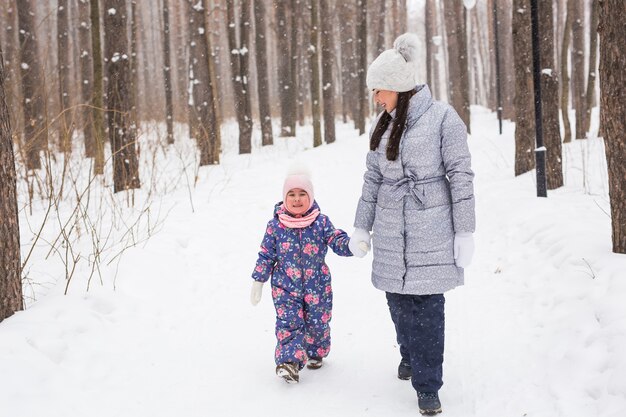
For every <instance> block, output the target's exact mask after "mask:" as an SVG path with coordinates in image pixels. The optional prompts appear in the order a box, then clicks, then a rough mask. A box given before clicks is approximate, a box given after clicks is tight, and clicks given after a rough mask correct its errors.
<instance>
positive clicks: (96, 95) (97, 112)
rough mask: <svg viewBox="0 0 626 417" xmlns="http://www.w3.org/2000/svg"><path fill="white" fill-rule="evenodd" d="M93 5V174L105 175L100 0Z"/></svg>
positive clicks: (94, 1) (93, 0)
mask: <svg viewBox="0 0 626 417" xmlns="http://www.w3.org/2000/svg"><path fill="white" fill-rule="evenodd" d="M89 1H90V4H91V13H90V18H91V53H92V54H93V97H92V101H91V109H92V117H93V133H94V142H95V145H96V146H95V158H94V164H93V172H94V174H96V175H102V174H103V173H104V141H105V140H106V133H105V131H104V110H105V109H104V89H103V86H102V83H103V79H104V73H103V68H102V47H101V45H100V6H99V0H89Z"/></svg>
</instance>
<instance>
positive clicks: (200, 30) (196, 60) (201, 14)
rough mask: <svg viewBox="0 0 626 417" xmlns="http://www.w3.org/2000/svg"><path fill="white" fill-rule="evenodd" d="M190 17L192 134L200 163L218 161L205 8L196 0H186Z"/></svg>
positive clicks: (217, 132) (201, 164)
mask: <svg viewBox="0 0 626 417" xmlns="http://www.w3.org/2000/svg"><path fill="white" fill-rule="evenodd" d="M188 1H189V3H188V6H189V17H190V28H191V31H190V34H191V38H190V47H191V48H190V62H191V69H190V73H191V74H192V79H191V88H192V98H193V105H192V110H191V116H190V123H191V129H192V134H193V135H194V137H195V138H196V142H197V143H198V148H200V166H204V165H214V164H219V157H220V154H219V145H220V140H219V125H218V123H217V117H216V114H215V103H214V101H215V97H214V96H213V92H214V88H213V85H212V84H213V82H214V80H213V79H212V78H211V71H210V68H209V59H211V58H210V57H211V55H210V51H211V50H210V48H209V43H208V39H209V37H208V36H207V34H206V33H205V28H206V27H207V22H206V14H205V11H204V8H202V7H196V6H195V4H196V0H188Z"/></svg>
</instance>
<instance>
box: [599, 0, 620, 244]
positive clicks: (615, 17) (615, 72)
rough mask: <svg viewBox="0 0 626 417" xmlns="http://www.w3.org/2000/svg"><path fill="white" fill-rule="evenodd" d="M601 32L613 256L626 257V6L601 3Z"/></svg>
mask: <svg viewBox="0 0 626 417" xmlns="http://www.w3.org/2000/svg"><path fill="white" fill-rule="evenodd" d="M598 32H599V33H600V90H601V97H602V98H601V100H602V112H601V114H602V125H603V129H604V144H605V151H606V160H607V165H608V172H609V196H610V198H611V224H612V229H613V233H612V235H613V252H615V253H626V181H624V178H626V163H624V161H626V72H625V71H624V68H626V3H624V2H623V1H622V0H602V1H600V2H599V26H598Z"/></svg>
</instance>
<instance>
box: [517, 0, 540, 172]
mask: <svg viewBox="0 0 626 417" xmlns="http://www.w3.org/2000/svg"><path fill="white" fill-rule="evenodd" d="M513 55H514V56H515V175H521V174H524V173H525V172H528V171H530V170H532V169H533V168H534V167H535V153H534V149H535V120H534V114H535V104H534V99H533V71H532V47H531V33H530V4H529V0H514V2H513Z"/></svg>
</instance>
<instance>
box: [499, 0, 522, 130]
mask: <svg viewBox="0 0 626 417" xmlns="http://www.w3.org/2000/svg"><path fill="white" fill-rule="evenodd" d="M496 1H497V2H498V18H499V20H500V24H499V25H498V28H499V30H498V40H499V42H500V52H501V54H500V63H501V64H502V65H501V66H500V70H501V75H500V82H501V87H502V118H503V119H509V120H513V121H514V120H515V115H516V113H517V111H516V109H515V85H516V82H515V67H514V62H515V58H514V57H513V31H512V30H511V29H510V28H511V27H512V26H513V23H512V17H513V14H512V12H511V10H513V4H512V0H504V1H502V0H496ZM500 11H502V12H500Z"/></svg>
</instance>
